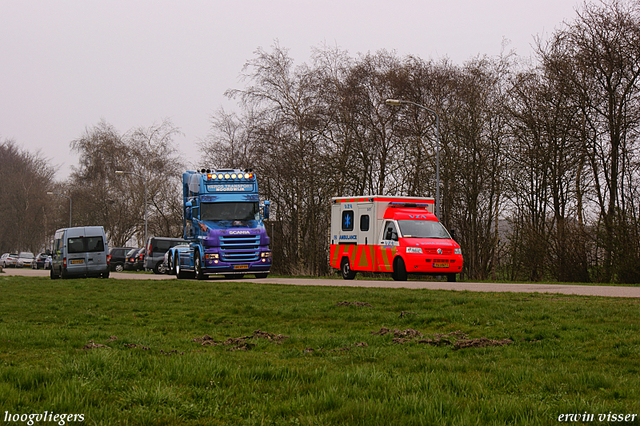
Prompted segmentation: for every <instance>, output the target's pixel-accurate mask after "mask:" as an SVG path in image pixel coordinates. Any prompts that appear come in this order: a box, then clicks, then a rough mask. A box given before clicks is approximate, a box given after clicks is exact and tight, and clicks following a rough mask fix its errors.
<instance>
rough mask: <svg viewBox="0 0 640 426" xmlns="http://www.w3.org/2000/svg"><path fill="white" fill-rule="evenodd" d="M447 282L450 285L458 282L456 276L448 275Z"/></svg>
mask: <svg viewBox="0 0 640 426" xmlns="http://www.w3.org/2000/svg"><path fill="white" fill-rule="evenodd" d="M447 281H448V282H450V283H455V282H456V274H447Z"/></svg>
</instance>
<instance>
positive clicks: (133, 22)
mask: <svg viewBox="0 0 640 426" xmlns="http://www.w3.org/2000/svg"><path fill="white" fill-rule="evenodd" d="M581 4H582V2H581V1H577V0H533V1H532V0H529V1H524V0H448V1H433V0H422V1H419V0H336V1H334V0H325V1H317V0H316V1H311V0H227V1H220V0H210V1H204V0H202V1H195V0H183V1H179V2H178V1H166V0H139V1H136V0H56V1H50V0H41V1H34V0H1V1H0V141H2V140H4V139H13V140H15V142H16V143H17V144H18V146H21V147H23V148H25V149H27V150H29V151H31V152H35V151H37V150H40V151H41V154H42V155H43V156H44V157H45V158H48V159H50V161H51V163H52V164H54V165H57V166H60V171H59V172H58V174H57V178H58V179H61V180H63V179H66V178H67V177H68V174H69V172H70V166H72V165H76V164H77V156H76V155H75V153H72V152H71V150H70V147H69V143H70V142H71V141H72V140H74V139H76V138H78V137H79V136H81V135H82V134H83V132H84V130H85V129H86V128H89V127H92V126H94V125H96V124H97V123H98V122H99V121H100V120H101V119H104V120H105V121H106V122H108V123H110V124H112V125H114V126H115V128H116V129H117V130H118V131H119V132H120V133H124V132H126V131H127V130H129V129H131V128H133V127H141V126H142V127H149V126H151V125H153V124H154V123H157V124H159V123H160V122H161V121H162V119H163V118H170V119H171V120H172V122H173V123H174V125H176V126H177V127H180V129H181V130H182V132H183V133H184V136H179V137H178V138H177V139H176V142H178V144H179V146H180V150H181V152H182V156H183V158H184V159H185V160H186V161H187V162H188V163H192V162H193V163H194V164H198V161H197V154H198V152H197V147H196V142H197V141H199V140H201V139H203V138H204V137H205V136H206V135H207V133H208V132H209V120H210V117H211V115H212V114H213V112H214V111H216V110H217V109H219V108H220V107H224V108H225V109H229V110H233V109H234V108H235V102H234V101H230V100H228V99H227V98H225V97H224V96H223V93H224V91H225V90H227V89H230V88H242V87H244V83H242V82H241V81H240V80H239V78H238V77H239V74H240V71H241V69H242V66H243V65H244V63H245V62H246V61H247V60H248V59H251V58H252V57H253V54H254V52H255V50H256V49H257V48H258V47H262V48H264V49H265V50H267V51H270V50H271V49H270V48H271V46H272V45H273V44H274V41H275V40H278V41H279V44H280V46H281V47H283V48H287V49H289V54H290V56H291V57H292V58H293V59H294V60H295V62H296V64H302V63H304V62H309V57H310V53H311V49H312V48H313V47H319V46H322V45H330V46H337V47H338V48H340V49H342V50H346V51H348V52H349V54H350V56H352V57H356V56H357V55H358V54H359V53H367V52H372V53H375V52H376V51H378V50H380V49H387V50H389V51H396V52H397V54H398V55H400V56H405V55H409V54H411V55H414V56H418V57H420V58H422V59H425V60H428V59H434V60H438V59H441V58H444V57H448V58H449V59H450V60H451V61H452V62H453V63H456V64H460V65H461V64H463V63H464V62H465V61H467V60H469V59H471V58H473V57H475V56H477V55H489V56H496V55H498V54H500V51H501V50H502V41H503V39H507V40H509V41H510V44H509V45H508V50H515V52H516V53H517V54H518V55H520V56H524V57H529V56H530V55H531V53H532V51H533V49H532V45H533V42H534V37H535V36H541V37H543V38H546V37H547V36H548V35H549V34H551V33H553V31H554V30H555V29H556V28H558V27H560V26H561V24H562V22H563V21H572V20H574V18H575V9H576V7H579V6H580V5H581Z"/></svg>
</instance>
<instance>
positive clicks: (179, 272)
mask: <svg viewBox="0 0 640 426" xmlns="http://www.w3.org/2000/svg"><path fill="white" fill-rule="evenodd" d="M176 278H178V279H179V280H185V279H187V273H186V272H183V271H182V268H180V263H178V262H176Z"/></svg>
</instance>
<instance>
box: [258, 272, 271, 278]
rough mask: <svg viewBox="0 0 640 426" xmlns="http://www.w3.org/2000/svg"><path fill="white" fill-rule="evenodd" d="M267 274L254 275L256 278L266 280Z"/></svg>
mask: <svg viewBox="0 0 640 426" xmlns="http://www.w3.org/2000/svg"><path fill="white" fill-rule="evenodd" d="M268 275H269V274H268V273H267V274H256V278H267V276H268Z"/></svg>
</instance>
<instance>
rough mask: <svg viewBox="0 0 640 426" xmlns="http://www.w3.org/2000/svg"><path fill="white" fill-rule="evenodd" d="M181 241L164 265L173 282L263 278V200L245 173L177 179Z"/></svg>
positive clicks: (266, 258) (266, 263)
mask: <svg viewBox="0 0 640 426" xmlns="http://www.w3.org/2000/svg"><path fill="white" fill-rule="evenodd" d="M182 184H183V209H184V211H183V213H184V216H183V226H184V235H183V238H184V239H185V240H187V241H189V245H188V247H187V246H186V245H185V246H180V247H176V248H175V249H174V250H172V252H171V253H170V256H169V258H168V266H169V268H170V270H171V271H172V272H173V273H175V274H176V275H177V277H178V278H188V277H191V276H195V278H197V279H206V278H207V276H208V275H225V276H229V277H241V276H243V275H244V274H254V275H255V276H256V278H266V277H267V275H268V274H269V271H270V269H271V250H270V248H269V242H270V241H269V237H268V236H267V232H266V229H265V226H264V222H263V220H264V219H268V218H269V201H265V202H264V203H263V204H260V199H259V197H258V183H257V181H256V176H255V174H254V173H253V172H252V171H251V170H238V169H221V170H204V169H203V170H200V171H188V172H185V173H184V174H183V175H182Z"/></svg>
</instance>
